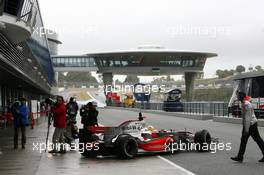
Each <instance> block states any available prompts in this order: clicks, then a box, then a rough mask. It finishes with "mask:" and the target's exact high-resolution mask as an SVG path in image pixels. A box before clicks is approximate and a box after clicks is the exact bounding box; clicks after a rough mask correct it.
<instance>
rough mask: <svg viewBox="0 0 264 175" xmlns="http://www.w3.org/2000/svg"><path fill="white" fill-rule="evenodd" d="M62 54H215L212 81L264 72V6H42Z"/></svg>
mask: <svg viewBox="0 0 264 175" xmlns="http://www.w3.org/2000/svg"><path fill="white" fill-rule="evenodd" d="M39 3H40V7H41V12H42V17H43V20H44V24H45V27H47V28H50V29H53V30H55V31H57V32H58V33H59V35H60V40H61V41H62V42H63V45H61V46H60V49H59V52H60V54H85V53H89V52H98V51H112V50H128V49H135V48H137V47H138V46H140V45H161V46H163V47H165V48H167V49H173V50H186V51H204V52H215V53H217V54H218V55H219V56H218V57H216V58H211V59H209V60H208V62H207V64H206V67H205V70H204V71H205V75H206V77H212V76H214V74H215V70H216V69H229V68H230V69H231V68H235V66H236V65H238V64H243V65H245V66H246V67H248V66H250V65H252V66H255V65H258V64H259V65H262V67H264V56H263V55H264V11H263V7H264V1H263V0H213V1H212V0H199V1H198V0H74V1H72V0H39Z"/></svg>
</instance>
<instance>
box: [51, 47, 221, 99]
mask: <svg viewBox="0 0 264 175" xmlns="http://www.w3.org/2000/svg"><path fill="white" fill-rule="evenodd" d="M215 56H217V54H215V53H205V52H183V51H173V50H166V49H161V48H158V49H157V48H154V49H153V48H151V49H146V48H140V49H137V50H129V51H118V52H101V53H90V54H86V55H79V56H74V55H65V56H59V55H56V56H53V57H52V60H53V66H54V69H55V71H57V72H70V71H89V72H90V71H96V72H97V73H101V74H102V75H103V81H104V84H105V85H110V84H112V83H113V75H114V74H118V75H129V74H133V75H141V76H144V75H149V76H154V75H181V74H183V75H184V77H185V83H186V94H187V99H188V100H191V99H192V92H193V89H194V79H195V77H196V75H197V73H201V72H203V69H204V66H205V63H206V60H207V58H210V57H215Z"/></svg>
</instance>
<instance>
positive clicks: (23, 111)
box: [11, 98, 29, 149]
mask: <svg viewBox="0 0 264 175" xmlns="http://www.w3.org/2000/svg"><path fill="white" fill-rule="evenodd" d="M11 111H12V113H13V116H14V128H15V132H14V149H17V148H18V133H19V128H20V129H21V134H22V137H21V144H22V149H25V144H26V126H27V125H28V124H29V121H28V115H29V109H28V107H27V105H26V99H25V98H20V99H19V101H16V102H14V104H13V105H12V108H11Z"/></svg>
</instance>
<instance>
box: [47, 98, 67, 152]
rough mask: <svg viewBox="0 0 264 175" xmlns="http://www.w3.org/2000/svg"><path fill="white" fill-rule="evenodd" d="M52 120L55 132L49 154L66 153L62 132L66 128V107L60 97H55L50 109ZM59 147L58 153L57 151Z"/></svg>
mask: <svg viewBox="0 0 264 175" xmlns="http://www.w3.org/2000/svg"><path fill="white" fill-rule="evenodd" d="M51 112H52V114H53V118H54V123H53V125H54V127H55V131H54V133H53V137H52V143H53V150H51V151H49V153H66V150H65V144H64V131H65V128H66V106H65V104H64V99H63V97H62V96H57V102H56V104H55V105H54V106H53V107H52V108H51ZM59 147H60V151H58V149H59Z"/></svg>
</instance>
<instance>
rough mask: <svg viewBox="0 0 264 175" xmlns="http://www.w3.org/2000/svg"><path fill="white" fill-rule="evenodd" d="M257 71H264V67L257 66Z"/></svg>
mask: <svg viewBox="0 0 264 175" xmlns="http://www.w3.org/2000/svg"><path fill="white" fill-rule="evenodd" d="M255 69H256V70H257V71H263V69H262V67H261V66H260V65H257V66H256V67H255Z"/></svg>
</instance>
